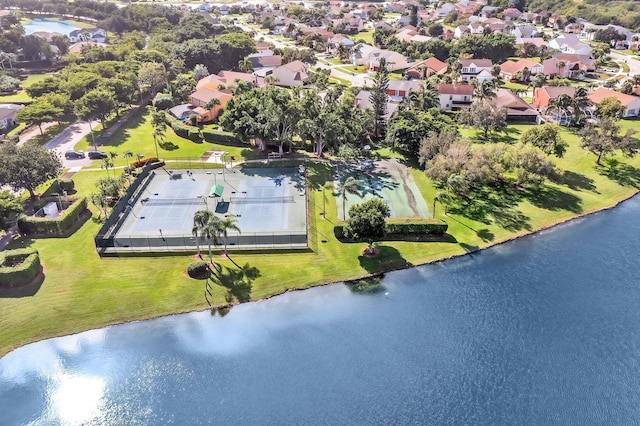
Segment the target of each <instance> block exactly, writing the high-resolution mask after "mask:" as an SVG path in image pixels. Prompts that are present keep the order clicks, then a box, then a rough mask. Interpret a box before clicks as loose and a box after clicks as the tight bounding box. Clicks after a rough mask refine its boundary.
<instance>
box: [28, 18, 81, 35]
mask: <svg viewBox="0 0 640 426" xmlns="http://www.w3.org/2000/svg"><path fill="white" fill-rule="evenodd" d="M23 27H24V32H25V34H26V35H30V34H33V33H35V32H38V31H46V32H49V33H58V34H62V35H67V36H68V35H69V33H71V31H73V30H77V29H78V27H75V26H73V25H71V24H70V23H68V22H65V21H54V20H51V19H42V18H36V19H32V20H31V21H29V22H27V23H26V24H24V25H23Z"/></svg>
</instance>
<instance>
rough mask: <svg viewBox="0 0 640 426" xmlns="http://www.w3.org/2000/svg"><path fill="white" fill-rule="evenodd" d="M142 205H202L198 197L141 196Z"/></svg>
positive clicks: (202, 202)
mask: <svg viewBox="0 0 640 426" xmlns="http://www.w3.org/2000/svg"><path fill="white" fill-rule="evenodd" d="M140 203H142V205H143V206H172V205H173V206H177V205H184V206H197V205H201V204H202V205H204V201H202V199H200V198H143V199H141V200H140Z"/></svg>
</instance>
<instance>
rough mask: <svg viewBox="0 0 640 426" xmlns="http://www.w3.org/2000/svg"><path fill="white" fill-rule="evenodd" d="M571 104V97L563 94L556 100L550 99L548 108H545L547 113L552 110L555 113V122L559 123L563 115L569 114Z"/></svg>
mask: <svg viewBox="0 0 640 426" xmlns="http://www.w3.org/2000/svg"><path fill="white" fill-rule="evenodd" d="M571 104H572V99H571V96H569V95H565V94H564V93H563V94H562V95H560V96H558V97H557V98H554V99H551V101H549V106H548V107H547V111H549V110H550V109H554V110H555V111H556V121H557V122H558V123H559V122H560V117H561V115H562V114H563V113H564V114H565V115H568V114H569V107H570V106H571Z"/></svg>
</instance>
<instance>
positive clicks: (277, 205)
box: [113, 168, 307, 251]
mask: <svg viewBox="0 0 640 426" xmlns="http://www.w3.org/2000/svg"><path fill="white" fill-rule="evenodd" d="M147 179H148V181H146V182H145V183H144V184H143V185H141V187H140V189H139V190H138V193H137V194H136V195H135V196H133V197H132V198H131V199H130V200H129V201H128V204H127V208H126V209H125V212H124V217H123V219H122V220H121V221H120V223H119V224H118V226H117V227H116V228H117V230H116V232H115V235H114V238H113V241H114V243H113V247H115V248H116V249H118V248H120V249H130V250H132V251H144V250H145V249H150V250H159V249H163V248H166V249H172V250H180V249H195V248H196V240H195V238H194V237H193V235H192V232H191V231H192V225H193V216H194V214H195V213H196V212H197V211H198V210H209V211H211V212H214V214H216V215H217V216H218V217H219V218H221V219H224V218H225V217H229V216H230V215H235V216H236V219H237V225H238V227H239V228H240V230H241V232H240V233H238V232H236V231H233V230H229V231H228V232H229V235H228V245H229V248H233V247H234V246H235V247H238V248H251V247H263V246H264V247H279V246H284V247H306V246H307V215H306V196H305V195H306V194H305V192H306V188H305V181H304V176H303V175H301V174H300V173H299V171H298V169H296V168H245V169H238V170H236V169H225V170H222V169H219V170H215V169H214V170H210V171H207V170H173V171H171V170H164V169H158V170H155V171H153V172H151V174H150V175H149V177H148V178H147ZM200 244H201V245H202V244H203V241H200Z"/></svg>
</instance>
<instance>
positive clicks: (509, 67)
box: [500, 58, 542, 80]
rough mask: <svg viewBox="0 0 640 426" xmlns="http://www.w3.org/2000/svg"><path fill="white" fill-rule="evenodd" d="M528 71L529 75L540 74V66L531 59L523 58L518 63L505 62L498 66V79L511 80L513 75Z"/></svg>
mask: <svg viewBox="0 0 640 426" xmlns="http://www.w3.org/2000/svg"><path fill="white" fill-rule="evenodd" d="M525 68H526V69H528V70H529V73H530V75H532V76H533V75H536V74H538V73H541V72H542V64H541V63H540V62H536V61H533V60H531V59H527V58H523V59H520V60H518V61H506V62H504V63H503V64H501V65H500V77H502V78H504V79H507V80H512V79H514V78H515V75H516V74H517V73H519V72H522V71H523V70H524V69H525Z"/></svg>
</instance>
